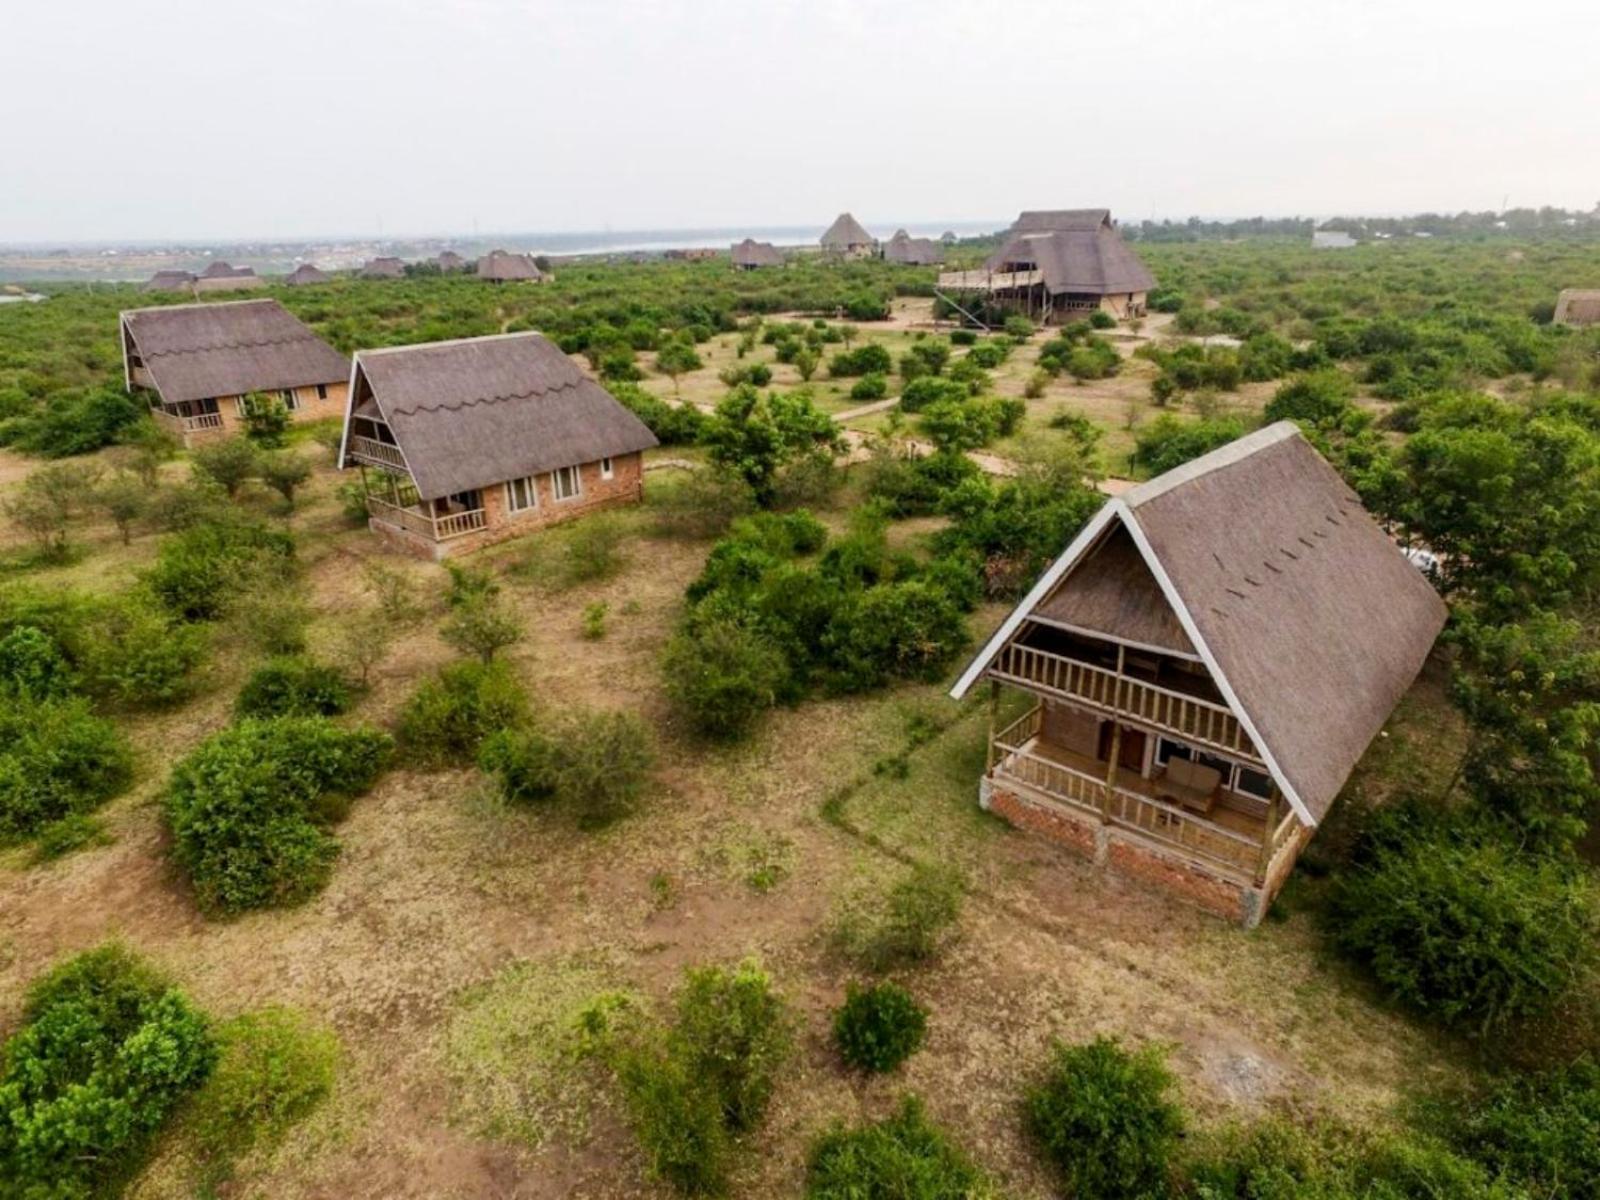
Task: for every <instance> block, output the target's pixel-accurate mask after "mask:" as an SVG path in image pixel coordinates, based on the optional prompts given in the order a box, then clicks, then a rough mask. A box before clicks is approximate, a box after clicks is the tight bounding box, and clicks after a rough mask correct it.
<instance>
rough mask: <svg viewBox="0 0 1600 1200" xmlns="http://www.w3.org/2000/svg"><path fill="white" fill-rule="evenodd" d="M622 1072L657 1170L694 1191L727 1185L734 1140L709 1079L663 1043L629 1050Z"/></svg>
mask: <svg viewBox="0 0 1600 1200" xmlns="http://www.w3.org/2000/svg"><path fill="white" fill-rule="evenodd" d="M616 1071H617V1080H618V1082H619V1084H620V1085H621V1087H622V1094H623V1097H624V1099H625V1100H626V1102H627V1108H628V1116H629V1119H630V1122H631V1123H632V1125H633V1130H634V1133H635V1135H636V1136H637V1137H638V1139H639V1144H640V1146H642V1147H643V1149H644V1152H645V1155H646V1157H647V1158H648V1159H649V1160H650V1171H651V1173H652V1174H653V1175H654V1176H655V1177H656V1178H658V1179H661V1180H664V1181H665V1182H666V1183H668V1184H670V1185H671V1186H673V1187H675V1188H677V1189H678V1190H679V1191H680V1192H683V1193H685V1194H686V1195H690V1196H701V1195H719V1194H721V1193H722V1192H723V1191H724V1190H726V1188H727V1178H728V1158H729V1156H730V1153H731V1143H730V1139H729V1137H728V1130H727V1127H726V1126H725V1125H724V1124H723V1120H722V1105H721V1103H720V1101H719V1100H718V1098H717V1095H716V1093H715V1092H714V1091H713V1090H712V1089H711V1088H709V1087H708V1086H706V1083H705V1081H704V1080H702V1079H701V1078H699V1077H698V1076H697V1075H696V1074H695V1073H694V1071H693V1070H692V1068H691V1067H690V1065H689V1064H688V1063H687V1062H686V1061H685V1060H684V1059H683V1058H682V1057H681V1056H679V1055H676V1054H673V1053H671V1052H670V1051H669V1050H667V1049H665V1048H664V1047H662V1046H657V1045H643V1046H634V1047H629V1048H627V1049H625V1050H624V1051H622V1052H621V1054H620V1055H619V1057H618V1061H617V1064H616Z"/></svg>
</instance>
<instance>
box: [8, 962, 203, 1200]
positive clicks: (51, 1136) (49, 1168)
mask: <svg viewBox="0 0 1600 1200" xmlns="http://www.w3.org/2000/svg"><path fill="white" fill-rule="evenodd" d="M22 1019H23V1023H22V1026H21V1027H20V1028H19V1029H18V1030H17V1031H16V1033H15V1034H14V1035H13V1036H12V1037H11V1039H10V1040H9V1041H7V1042H6V1043H5V1046H4V1053H3V1055H0V1192H4V1193H5V1194H6V1195H8V1196H17V1197H29V1198H33V1197H37V1198H39V1200H46V1198H56V1197H59V1198H61V1200H77V1198H80V1197H88V1196H91V1195H103V1194H111V1193H115V1192H117V1191H120V1190H121V1189H120V1185H121V1184H122V1182H123V1181H125V1180H126V1179H127V1178H128V1177H129V1176H130V1175H132V1173H133V1172H134V1170H135V1169H137V1167H138V1166H139V1164H140V1162H141V1160H142V1159H143V1157H144V1155H145V1153H146V1152H147V1150H148V1148H149V1146H150V1143H151V1141H152V1139H153V1138H154V1137H155V1135H156V1134H157V1133H158V1132H159V1131H160V1130H161V1128H162V1126H163V1125H165V1124H166V1122H167V1119H168V1118H169V1116H170V1115H171V1114H172V1112H173V1111H174V1109H175V1108H176V1107H177V1106H178V1104H179V1103H181V1102H182V1100H183V1099H184V1097H185V1096H186V1095H187V1094H188V1093H189V1092H190V1091H192V1090H193V1089H194V1088H195V1087H196V1086H197V1085H198V1084H200V1083H201V1081H203V1080H204V1079H205V1077H206V1075H207V1073H208V1072H209V1071H210V1070H211V1067H212V1063H213V1061H214V1059H215V1054H216V1052H215V1049H214V1047H213V1045H212V1042H211V1038H210V1035H209V1034H208V1033H207V1030H206V1023H205V1020H204V1019H203V1018H202V1017H201V1015H200V1014H199V1013H198V1012H196V1011H195V1010H194V1009H193V1008H192V1007H191V1006H190V1004H189V1002H188V1000H187V999H185V997H184V996H183V994H182V993H181V992H179V991H177V990H176V989H175V988H173V987H172V986H171V985H170V984H168V983H167V981H166V980H165V979H164V978H162V977H161V976H160V975H158V974H156V973H155V972H154V971H152V970H150V969H149V968H148V967H146V966H145V965H144V964H143V963H141V962H139V960H138V959H136V958H134V956H133V955H131V954H129V953H128V952H127V951H126V950H123V949H121V948H120V947H117V946H102V947H100V948H99V949H96V950H90V951H88V952H86V953H84V954H80V955H78V956H77V957H76V958H72V959H69V960H68V961H67V962H65V963H63V964H62V965H60V966H58V967H56V968H55V969H54V970H53V971H51V972H50V973H49V974H48V975H46V976H45V977H44V978H43V979H41V980H39V981H38V982H37V983H35V984H34V985H33V987H32V988H30V989H29V992H28V997H27V1002H26V1004H25V1006H24V1009H23V1014H22Z"/></svg>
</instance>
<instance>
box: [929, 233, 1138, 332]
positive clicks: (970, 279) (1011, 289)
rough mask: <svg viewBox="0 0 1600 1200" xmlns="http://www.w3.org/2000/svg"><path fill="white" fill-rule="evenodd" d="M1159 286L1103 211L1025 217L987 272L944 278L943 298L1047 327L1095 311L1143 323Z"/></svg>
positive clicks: (993, 257)
mask: <svg viewBox="0 0 1600 1200" xmlns="http://www.w3.org/2000/svg"><path fill="white" fill-rule="evenodd" d="M1155 285H1156V281H1155V277H1154V276H1153V275H1151V274H1150V271H1149V269H1148V268H1147V267H1146V266H1145V265H1144V263H1142V262H1140V261H1139V256H1138V255H1137V254H1135V253H1134V252H1133V251H1132V250H1131V249H1130V248H1129V247H1128V244H1127V243H1126V242H1124V241H1123V240H1122V235H1121V234H1119V233H1118V232H1117V227H1116V224H1115V223H1114V222H1113V221H1112V220H1111V213H1110V211H1109V210H1108V209H1104V208H1074V209H1054V210H1036V211H1030V212H1024V213H1023V214H1022V215H1021V216H1019V217H1018V218H1017V220H1016V222H1015V223H1014V224H1013V225H1012V226H1011V229H1010V230H1009V231H1008V233H1007V236H1006V239H1005V241H1004V243H1003V244H1002V245H1001V247H1000V249H998V250H997V251H995V252H994V253H993V254H992V255H990V256H989V258H988V260H987V261H986V262H985V263H984V265H983V269H982V270H980V271H957V272H951V273H947V274H944V275H941V276H939V288H940V290H941V291H942V292H953V293H968V294H970V295H975V296H976V297H978V298H979V300H980V301H981V302H985V303H988V304H993V305H994V306H996V307H998V308H1002V309H1005V310H1008V311H1015V312H1021V313H1024V314H1025V315H1027V316H1030V317H1032V318H1034V319H1035V320H1038V321H1041V322H1043V323H1046V324H1051V323H1060V322H1063V321H1070V320H1075V319H1077V318H1080V317H1082V316H1085V315H1086V314H1088V313H1091V312H1094V311H1096V310H1100V311H1104V312H1108V313H1110V314H1111V315H1112V316H1115V317H1121V318H1127V317H1142V316H1143V315H1144V314H1145V301H1146V296H1147V293H1148V292H1149V291H1150V289H1152V288H1153V287H1155Z"/></svg>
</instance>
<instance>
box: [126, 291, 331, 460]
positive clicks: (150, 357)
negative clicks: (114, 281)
mask: <svg viewBox="0 0 1600 1200" xmlns="http://www.w3.org/2000/svg"><path fill="white" fill-rule="evenodd" d="M120 322H121V340H122V362H123V378H124V381H125V383H126V386H127V388H128V390H129V391H130V392H132V391H134V390H135V389H141V390H146V391H148V392H149V393H150V406H151V412H152V414H153V415H154V416H155V418H156V423H157V424H159V425H161V426H163V427H165V428H167V429H169V430H170V431H171V432H173V433H175V434H177V435H178V436H179V437H180V438H182V439H183V442H184V445H186V446H187V445H193V444H194V443H195V442H197V441H203V440H206V439H208V438H216V437H223V436H226V435H227V434H229V433H236V432H238V431H239V429H240V428H241V427H242V426H243V423H244V416H245V406H246V397H248V396H251V395H253V394H262V395H268V396H276V397H277V398H278V399H279V400H281V401H282V402H283V405H284V407H285V408H286V409H288V411H289V418H290V420H293V421H314V420H317V419H319V418H322V417H333V416H339V415H340V414H341V413H342V412H343V411H344V397H345V389H346V384H347V382H348V380H349V377H350V362H349V360H348V359H346V358H345V356H344V355H342V354H340V353H339V352H338V351H337V350H335V349H334V348H333V347H332V346H330V345H328V343H327V342H325V341H323V340H322V339H321V338H319V337H318V336H317V335H316V334H315V333H313V332H312V331H311V329H310V328H309V327H308V326H306V325H304V324H302V323H301V322H300V321H299V320H298V319H297V318H296V317H294V316H293V315H291V314H290V313H289V312H288V310H287V309H285V308H284V307H283V305H281V304H279V303H278V302H277V301H276V300H232V301H225V302H223V303H221V304H170V305H165V306H163V307H159V308H134V309H129V310H127V311H126V312H124V313H122V314H121V317H120Z"/></svg>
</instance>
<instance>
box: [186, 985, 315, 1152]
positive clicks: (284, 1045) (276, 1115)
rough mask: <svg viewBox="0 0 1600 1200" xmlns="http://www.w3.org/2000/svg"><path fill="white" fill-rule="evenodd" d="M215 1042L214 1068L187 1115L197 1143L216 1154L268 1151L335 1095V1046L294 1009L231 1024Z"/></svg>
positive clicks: (264, 1012)
mask: <svg viewBox="0 0 1600 1200" xmlns="http://www.w3.org/2000/svg"><path fill="white" fill-rule="evenodd" d="M217 1041H218V1043H219V1046H220V1055H219V1057H218V1059H217V1065H216V1068H215V1069H214V1070H213V1071H212V1072H211V1078H210V1079H208V1080H207V1081H206V1084H205V1086H204V1087H202V1088H201V1089H200V1092H199V1094H198V1095H196V1096H195V1099H194V1107H193V1110H192V1120H193V1122H194V1128H195V1131H196V1134H197V1136H198V1138H199V1141H200V1144H201V1145H202V1146H203V1147H204V1148H205V1149H206V1150H207V1151H209V1152H210V1153H212V1154H214V1155H219V1156H232V1155H235V1154H242V1153H244V1152H245V1151H247V1150H249V1149H250V1148H251V1147H252V1146H255V1145H258V1144H265V1145H268V1146H270V1145H273V1144H274V1143H276V1142H278V1141H279V1140H280V1139H281V1138H282V1137H283V1135H284V1134H285V1133H287V1132H288V1131H289V1130H290V1128H292V1127H293V1126H295V1125H297V1124H298V1123H299V1122H301V1121H303V1120H304V1119H305V1118H306V1117H307V1116H309V1115H310V1114H311V1113H312V1112H313V1111H314V1110H315V1109H316V1108H317V1106H318V1105H319V1104H321V1103H322V1102H323V1100H325V1099H326V1098H327V1097H328V1094H329V1093H330V1092H331V1091H332V1090H333V1079H334V1072H335V1071H336V1069H337V1067H338V1062H339V1039H338V1038H337V1037H336V1036H334V1034H333V1031H332V1030H329V1029H324V1028H322V1027H321V1026H318V1025H315V1024H313V1023H312V1022H311V1021H309V1020H307V1019H306V1018H305V1017H304V1016H303V1015H301V1014H300V1013H297V1012H295V1011H294V1010H293V1009H288V1008H264V1009H261V1010H259V1011H257V1012H250V1013H245V1014H244V1015H243V1016H240V1017H235V1018H234V1019H233V1020H231V1021H229V1022H228V1023H227V1024H226V1025H224V1026H223V1027H222V1028H221V1029H220V1030H219V1031H218V1036H217Z"/></svg>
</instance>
